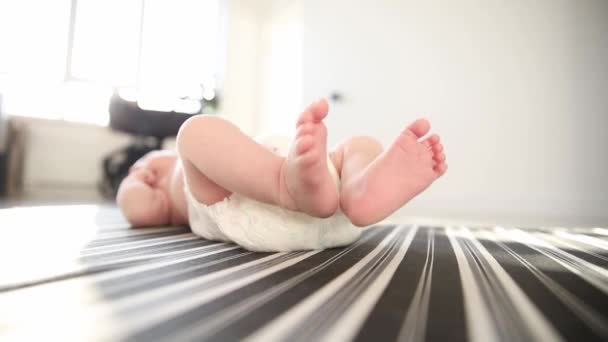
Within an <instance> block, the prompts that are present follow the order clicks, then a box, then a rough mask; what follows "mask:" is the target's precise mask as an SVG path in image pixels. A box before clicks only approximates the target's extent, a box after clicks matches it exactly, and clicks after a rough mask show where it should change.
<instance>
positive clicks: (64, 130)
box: [13, 117, 131, 188]
mask: <svg viewBox="0 0 608 342" xmlns="http://www.w3.org/2000/svg"><path fill="white" fill-rule="evenodd" d="M13 119H14V120H17V121H19V123H20V125H19V126H20V127H23V128H24V134H25V141H24V142H25V155H24V168H25V169H24V176H23V180H24V183H25V184H24V186H25V187H26V188H38V187H46V186H84V187H94V186H95V185H96V184H97V182H98V181H99V180H100V179H101V176H102V167H101V163H102V159H103V157H105V156H106V155H107V154H108V153H110V152H111V151H113V150H114V149H117V148H120V147H123V146H125V145H126V144H127V143H128V142H129V141H130V139H131V137H130V136H129V135H128V134H123V133H118V132H116V131H113V130H111V129H110V128H107V127H101V126H96V125H89V124H80V123H73V122H67V121H57V120H46V119H36V118H24V117H14V118H13Z"/></svg>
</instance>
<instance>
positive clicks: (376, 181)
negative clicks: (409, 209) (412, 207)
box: [332, 120, 447, 226]
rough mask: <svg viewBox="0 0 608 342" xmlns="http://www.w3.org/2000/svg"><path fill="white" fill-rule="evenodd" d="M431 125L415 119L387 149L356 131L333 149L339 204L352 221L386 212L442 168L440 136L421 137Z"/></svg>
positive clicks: (379, 217) (363, 222) (420, 188)
mask: <svg viewBox="0 0 608 342" xmlns="http://www.w3.org/2000/svg"><path fill="white" fill-rule="evenodd" d="M429 129H430V125H429V123H428V121H426V120H418V121H416V122H414V123H413V124H412V125H410V126H409V127H408V128H406V129H405V130H404V131H403V132H402V133H401V134H400V135H399V137H398V138H397V139H396V140H395V142H393V144H392V145H391V146H390V147H389V148H388V149H387V150H386V151H383V150H382V146H381V145H380V143H378V142H377V141H375V140H374V139H373V138H368V137H355V138H352V139H350V140H348V141H347V142H345V143H344V144H342V145H341V146H340V147H339V148H338V149H337V150H336V151H335V152H334V153H332V159H333V160H334V163H335V164H336V165H337V166H338V167H339V168H340V175H341V180H342V190H341V193H340V206H341V208H342V210H343V211H344V213H345V214H346V215H347V216H348V217H349V218H350V219H351V221H352V222H353V223H354V224H356V225H359V226H366V225H369V224H372V223H375V222H378V221H380V220H382V219H384V218H386V217H387V216H388V215H390V214H392V213H393V212H394V211H395V210H397V209H398V208H400V207H401V206H403V205H404V204H405V203H407V202H408V201H409V200H411V199H412V198H414V197H415V196H416V195H417V194H419V193H420V192H422V191H423V190H424V189H426V188H427V187H428V186H429V185H431V183H432V182H433V181H434V180H435V179H437V178H438V177H439V176H441V175H442V174H443V173H444V172H445V170H446V168H447V165H446V164H445V162H444V161H445V155H444V154H443V153H442V150H443V146H442V145H441V144H440V143H439V137H438V136H437V135H431V136H430V137H428V138H426V139H423V140H421V141H419V139H420V138H422V137H423V136H424V135H425V134H427V133H428V131H429Z"/></svg>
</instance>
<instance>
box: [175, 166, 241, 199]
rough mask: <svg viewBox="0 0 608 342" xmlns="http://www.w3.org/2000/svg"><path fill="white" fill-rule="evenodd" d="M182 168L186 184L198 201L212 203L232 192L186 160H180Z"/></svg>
mask: <svg viewBox="0 0 608 342" xmlns="http://www.w3.org/2000/svg"><path fill="white" fill-rule="evenodd" d="M182 168H183V172H184V177H185V180H186V186H187V187H188V189H189V190H190V192H191V193H192V196H194V198H195V199H196V200H197V201H198V202H200V203H202V204H205V205H212V204H214V203H217V202H220V201H222V200H224V198H226V197H228V196H230V195H231V194H232V193H231V192H230V191H228V190H226V189H224V188H223V187H221V186H219V185H218V184H216V183H214V182H213V181H212V180H211V179H209V178H208V177H207V176H205V175H204V174H203V173H202V172H201V171H199V170H198V169H197V168H196V166H194V164H192V163H191V162H189V161H188V160H182Z"/></svg>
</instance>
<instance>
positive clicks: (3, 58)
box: [0, 0, 223, 124]
mask: <svg viewBox="0 0 608 342" xmlns="http://www.w3.org/2000/svg"><path fill="white" fill-rule="evenodd" d="M219 1H220V0H103V1H99V0H53V1H48V0H3V1H2V2H0V92H2V93H3V98H4V105H5V110H6V111H7V112H8V113H10V114H17V115H25V116H37V117H45V118H55V119H64V120H75V121H83V122H91V123H98V124H106V123H107V120H108V113H107V108H108V99H109V97H110V95H111V93H112V91H113V89H114V88H123V89H124V88H126V89H127V90H130V92H131V93H135V94H137V96H138V99H139V100H140V101H138V102H139V104H140V105H142V106H147V107H148V108H149V109H157V110H176V109H184V104H183V103H182V104H179V103H177V102H176V99H180V98H181V99H183V98H200V97H202V96H203V95H205V97H206V98H207V99H209V97H213V96H214V93H215V84H216V81H217V78H218V77H219V76H220V75H219V67H218V66H219V65H220V63H219V61H220V58H222V56H223V52H222V51H221V49H220V48H219V46H220V44H221V39H220V38H221V11H220V4H219ZM201 86H202V87H201ZM178 106H181V107H179V108H178ZM186 107H187V106H186ZM190 108H191V107H190ZM191 109H192V108H191Z"/></svg>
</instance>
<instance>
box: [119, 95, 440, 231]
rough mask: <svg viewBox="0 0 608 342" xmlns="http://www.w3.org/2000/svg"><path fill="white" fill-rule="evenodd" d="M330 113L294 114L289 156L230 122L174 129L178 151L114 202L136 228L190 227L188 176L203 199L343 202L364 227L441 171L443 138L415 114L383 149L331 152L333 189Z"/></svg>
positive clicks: (308, 209) (157, 160) (138, 171)
mask: <svg viewBox="0 0 608 342" xmlns="http://www.w3.org/2000/svg"><path fill="white" fill-rule="evenodd" d="M327 114H328V105H327V102H326V101H325V100H320V101H317V102H315V103H312V104H311V105H309V106H308V107H307V108H306V109H305V110H304V111H303V112H302V113H301V114H300V118H299V120H298V122H297V124H296V136H295V139H294V141H293V143H292V146H291V147H290V151H289V153H288V155H287V156H286V157H283V156H279V155H277V154H274V153H272V152H271V151H269V150H268V149H266V148H265V147H263V146H261V145H260V144H258V143H257V142H255V141H254V140H253V139H251V138H250V137H248V136H247V135H245V134H243V133H242V132H241V131H240V130H239V129H238V127H236V126H235V125H233V124H232V123H230V122H229V121H226V120H223V119H221V118H218V117H209V116H197V117H193V118H192V119H190V120H188V121H187V122H186V123H184V125H183V126H182V128H181V129H180V133H179V135H178V141H177V142H178V152H179V157H178V156H177V155H175V154H173V155H171V154H170V153H167V152H164V154H158V155H150V156H147V157H144V158H143V159H142V161H141V162H138V163H137V164H136V165H134V167H133V168H132V170H131V172H130V175H129V176H128V177H127V178H126V179H125V181H123V183H122V184H121V186H120V189H119V193H118V196H117V202H118V205H119V207H120V208H121V209H122V211H123V213H124V214H125V216H126V217H127V219H128V220H129V221H130V222H131V223H132V224H133V225H134V226H150V225H163V224H186V223H187V205H186V201H185V196H184V192H183V186H184V178H185V180H186V181H187V184H188V186H189V189H190V191H191V192H192V194H193V196H194V197H195V198H196V200H197V201H199V202H201V203H203V204H207V205H211V204H214V203H217V202H218V201H221V200H223V199H224V198H226V197H228V196H230V195H231V194H232V193H233V192H236V193H239V194H242V195H244V196H246V197H250V198H252V199H255V200H258V201H261V202H265V203H269V204H274V205H279V206H282V207H284V208H287V209H290V210H296V211H301V212H304V213H307V214H309V215H311V216H315V217H329V216H331V215H333V214H334V213H335V212H336V210H337V209H338V208H339V207H340V208H341V209H342V211H343V212H344V213H345V214H346V216H347V217H348V218H349V219H350V220H351V221H352V222H353V223H354V224H355V225H358V226H367V225H370V224H373V223H375V222H378V221H380V220H382V219H384V218H386V217H387V216H388V215H390V214H391V213H393V212H394V211H395V210H397V209H398V208H399V207H401V206H403V205H404V204H405V203H407V202H408V201H409V200H410V199H412V198H413V197H415V196H416V195H417V194H419V193H420V192H422V191H423V190H424V189H426V188H427V187H428V186H429V185H430V184H432V182H433V181H435V180H436V179H437V178H438V177H440V176H441V175H443V174H444V173H445V171H446V169H447V165H446V164H445V155H444V154H443V146H442V145H441V144H440V142H439V136H437V135H430V136H428V137H426V135H427V133H428V132H429V129H430V124H429V123H428V121H426V120H424V119H422V120H417V121H415V122H414V123H412V124H411V125H410V126H408V127H407V128H406V129H404V130H403V132H402V133H401V134H400V135H399V136H398V137H397V138H396V139H395V141H394V142H393V143H392V144H391V146H389V148H388V149H386V150H383V149H382V146H381V145H380V143H378V142H377V141H376V140H375V139H373V138H370V137H361V136H359V137H353V138H351V139H348V140H347V141H345V142H344V143H342V144H340V145H339V146H338V147H337V148H336V149H334V150H333V151H332V152H331V153H330V159H331V162H332V163H333V164H334V166H335V168H336V170H337V171H338V173H339V175H340V179H341V183H342V187H341V190H340V192H339V193H338V191H337V190H336V186H335V184H334V183H333V180H332V178H331V175H330V173H329V170H328V168H327V146H326V145H327V128H326V126H325V124H324V123H323V119H324V118H325V117H326V116H327ZM150 174H152V176H150ZM144 203H145V205H144Z"/></svg>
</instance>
